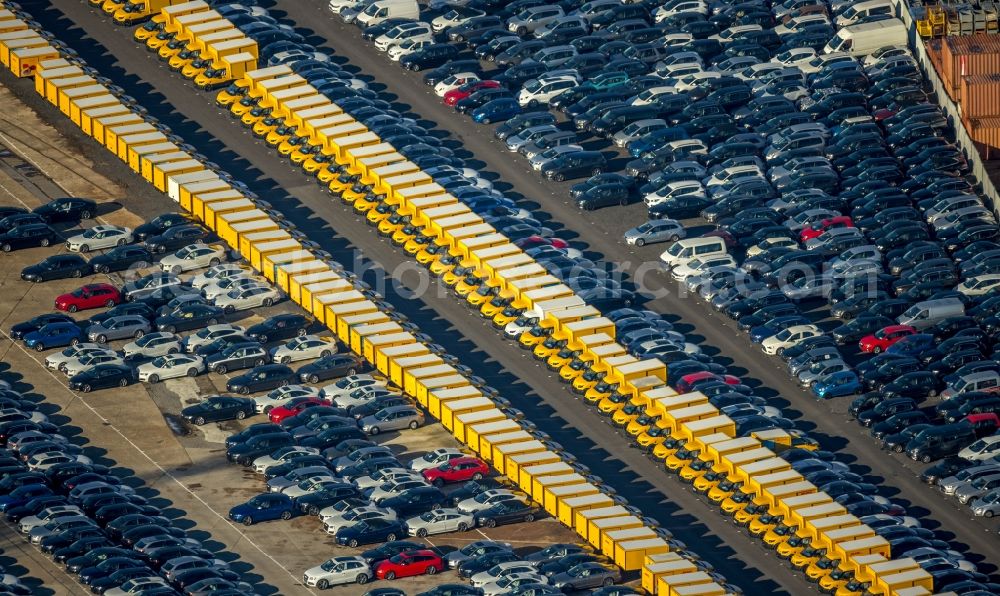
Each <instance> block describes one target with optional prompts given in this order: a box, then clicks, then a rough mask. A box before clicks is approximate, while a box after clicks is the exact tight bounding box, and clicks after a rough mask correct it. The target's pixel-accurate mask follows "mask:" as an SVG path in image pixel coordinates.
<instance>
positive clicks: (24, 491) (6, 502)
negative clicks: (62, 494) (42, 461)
mask: <svg viewBox="0 0 1000 596" xmlns="http://www.w3.org/2000/svg"><path fill="white" fill-rule="evenodd" d="M51 494H53V492H52V489H51V488H49V487H48V486H46V485H44V484H27V485H25V486H19V487H17V488H16V489H14V490H13V491H11V493H10V494H9V495H3V496H0V511H8V510H10V509H13V508H14V507H20V506H21V505H24V504H25V503H27V502H28V501H30V500H32V499H34V498H36V497H41V496H44V495H51Z"/></svg>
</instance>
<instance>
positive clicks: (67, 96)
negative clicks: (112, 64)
mask: <svg viewBox="0 0 1000 596" xmlns="http://www.w3.org/2000/svg"><path fill="white" fill-rule="evenodd" d="M107 93H108V88H107V87H105V86H104V85H99V84H93V85H85V86H82V87H72V88H70V89H60V90H59V111H60V112H62V113H63V114H65V115H66V116H69V115H70V108H71V105H72V102H73V101H76V100H80V99H84V98H87V97H96V96H98V95H107Z"/></svg>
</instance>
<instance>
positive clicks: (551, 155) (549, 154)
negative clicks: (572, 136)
mask: <svg viewBox="0 0 1000 596" xmlns="http://www.w3.org/2000/svg"><path fill="white" fill-rule="evenodd" d="M577 151H583V147H582V146H580V145H576V144H570V145H557V146H555V147H552V148H550V149H546V150H545V151H542V152H541V153H536V154H535V155H532V156H531V157H529V158H528V164H529V165H531V169H533V170H535V171H536V172H537V171H540V170H541V169H542V167H543V166H545V164H547V163H549V162H550V161H552V160H553V159H556V158H558V157H561V156H563V155H566V154H567V153H576V152H577Z"/></svg>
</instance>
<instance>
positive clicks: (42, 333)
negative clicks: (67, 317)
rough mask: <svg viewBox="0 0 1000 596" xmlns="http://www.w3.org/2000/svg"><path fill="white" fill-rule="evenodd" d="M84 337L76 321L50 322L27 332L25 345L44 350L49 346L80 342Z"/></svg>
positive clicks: (55, 346) (57, 346) (56, 346)
mask: <svg viewBox="0 0 1000 596" xmlns="http://www.w3.org/2000/svg"><path fill="white" fill-rule="evenodd" d="M83 337H84V335H83V331H82V330H81V329H80V327H79V325H77V324H76V323H67V322H59V323H49V324H48V325H45V326H44V327H42V328H41V329H39V330H38V331H32V332H31V333H27V334H25V336H24V345H26V346H28V347H29V348H34V349H35V350H36V351H39V352H44V351H45V350H47V349H49V348H61V347H64V346H69V345H75V344H78V343H80V341H82V340H83Z"/></svg>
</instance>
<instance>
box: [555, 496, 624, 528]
mask: <svg viewBox="0 0 1000 596" xmlns="http://www.w3.org/2000/svg"><path fill="white" fill-rule="evenodd" d="M614 504H615V502H614V499H612V498H611V497H610V496H608V495H606V494H604V493H597V494H592V495H584V496H580V497H569V498H566V499H563V500H562V501H560V502H559V521H560V522H562V523H563V525H564V526H566V527H568V528H570V529H573V520H574V518H575V516H576V513H577V512H580V511H587V510H588V509H601V508H605V507H612V506H614Z"/></svg>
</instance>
